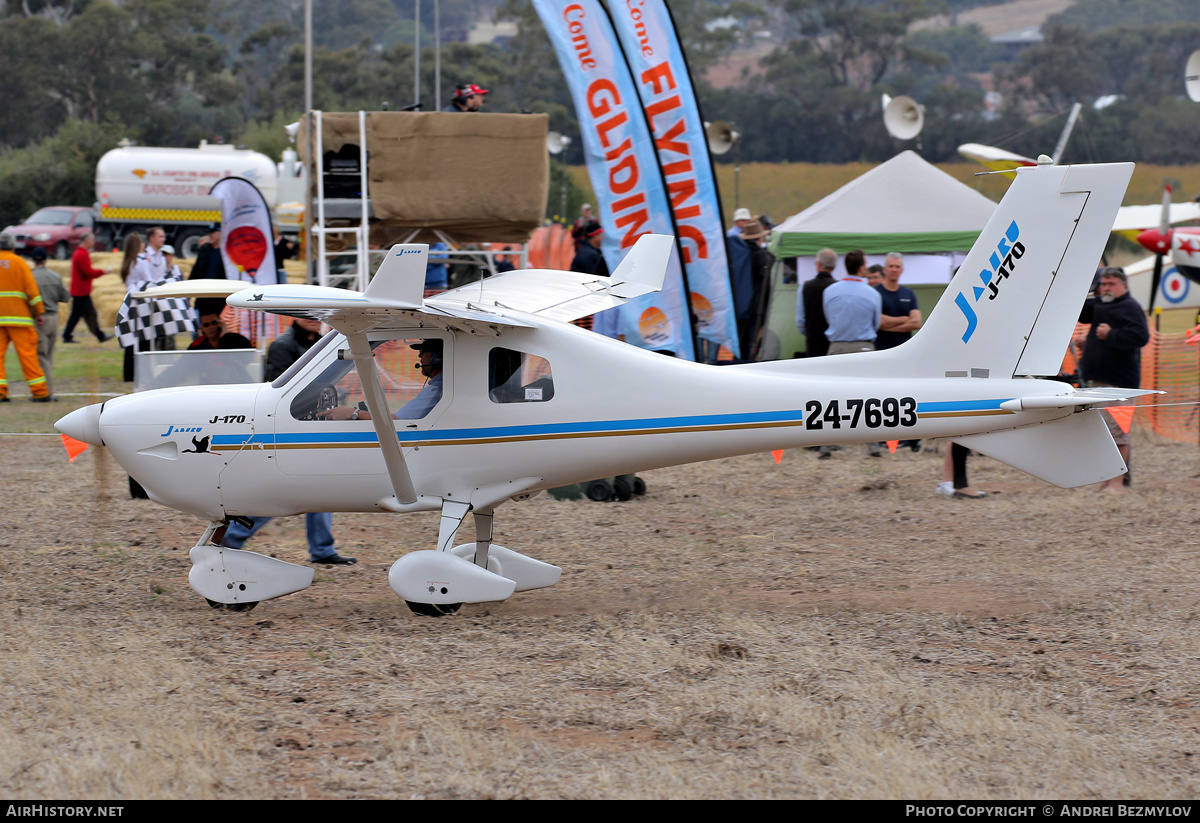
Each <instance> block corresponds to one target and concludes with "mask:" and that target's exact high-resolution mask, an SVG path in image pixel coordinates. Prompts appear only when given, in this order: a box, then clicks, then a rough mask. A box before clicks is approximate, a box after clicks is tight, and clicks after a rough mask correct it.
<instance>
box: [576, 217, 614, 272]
mask: <svg viewBox="0 0 1200 823" xmlns="http://www.w3.org/2000/svg"><path fill="white" fill-rule="evenodd" d="M580 236H581V237H582V238H583V242H582V243H580V244H579V250H578V251H576V252H575V257H574V258H572V259H571V271H579V272H583V273H584V274H598V275H600V276H601V277H608V263H606V262H605V261H604V255H603V254H601V253H600V244H601V243H602V242H603V241H604V229H603V228H601V227H600V224H599V223H597V222H595V221H592V222H591V223H588V224H587V225H586V226H584V227H583V230H582V231H581V232H580Z"/></svg>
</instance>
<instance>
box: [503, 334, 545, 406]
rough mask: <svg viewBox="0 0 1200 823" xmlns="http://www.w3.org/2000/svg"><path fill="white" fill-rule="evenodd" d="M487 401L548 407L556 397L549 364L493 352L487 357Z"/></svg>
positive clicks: (519, 354)
mask: <svg viewBox="0 0 1200 823" xmlns="http://www.w3.org/2000/svg"><path fill="white" fill-rule="evenodd" d="M488 397H489V398H490V399H491V401H492V402H493V403H545V402H547V401H548V400H550V399H552V398H553V397H554V377H553V375H552V374H551V373H550V361H549V360H547V359H546V358H544V357H539V356H538V355H536V354H528V353H526V352H519V351H513V350H512V349H502V348H494V349H492V350H491V352H490V353H489V354H488Z"/></svg>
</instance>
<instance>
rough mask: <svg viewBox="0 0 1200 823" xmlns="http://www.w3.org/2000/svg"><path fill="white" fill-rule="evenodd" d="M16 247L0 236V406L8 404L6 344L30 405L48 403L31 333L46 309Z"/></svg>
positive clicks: (9, 237) (12, 240) (11, 240)
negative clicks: (13, 351) (13, 353)
mask: <svg viewBox="0 0 1200 823" xmlns="http://www.w3.org/2000/svg"><path fill="white" fill-rule="evenodd" d="M16 245H17V241H16V238H14V237H13V236H12V235H11V234H9V233H8V232H0V403H7V402H9V400H8V377H7V375H6V374H5V370H4V359H5V357H6V355H7V354H8V344H9V343H12V344H13V346H14V347H16V349H17V359H18V360H19V361H20V363H21V371H22V372H23V373H24V375H25V382H26V383H27V384H28V385H29V393H30V394H32V395H33V402H35V403H49V402H50V389H49V388H48V387H47V385H46V375H44V374H43V373H42V367H41V364H39V363H38V354H37V332H36V331H34V328H35V327H37V326H40V325H41V324H42V315H43V314H44V313H45V311H46V308H45V306H44V305H43V301H42V293H41V292H40V291H38V287H37V281H36V280H34V279H33V272H32V271H30V270H29V264H28V263H26V262H25V261H24V260H22V259H21V258H20V257H19V256H17V255H16V254H15V253H14V251H13V250H14V249H15V248H16Z"/></svg>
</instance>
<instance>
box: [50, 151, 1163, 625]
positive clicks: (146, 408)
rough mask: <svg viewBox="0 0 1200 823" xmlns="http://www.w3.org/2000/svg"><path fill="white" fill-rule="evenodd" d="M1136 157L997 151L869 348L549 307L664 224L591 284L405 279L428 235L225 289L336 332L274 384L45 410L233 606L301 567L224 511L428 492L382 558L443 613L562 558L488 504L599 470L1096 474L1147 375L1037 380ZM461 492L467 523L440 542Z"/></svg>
mask: <svg viewBox="0 0 1200 823" xmlns="http://www.w3.org/2000/svg"><path fill="white" fill-rule="evenodd" d="M1132 169H1133V166H1132V164H1129V163H1123V164H1112V165H1091V166H1039V167H1034V168H1023V169H1019V170H1018V171H1017V178H1016V181H1015V182H1014V183H1013V185H1012V186H1011V187H1010V189H1009V191H1008V193H1007V195H1006V196H1005V198H1004V200H1003V201H1002V202H1001V203H1000V205H999V206H998V207H997V209H996V211H995V213H994V215H993V216H992V218H991V220H990V221H989V222H988V224H987V226H986V227H985V228H984V230H983V234H982V235H980V237H979V241H978V242H977V243H976V244H975V246H974V248H973V249H972V250H971V252H970V254H969V255H968V257H967V259H966V262H965V263H964V265H963V266H962V268H961V269H960V271H959V272H958V274H957V275H956V276H955V278H954V280H953V281H952V282H951V284H950V287H949V288H948V289H947V291H946V294H945V296H944V297H943V298H942V300H941V302H939V304H938V305H937V307H936V308H935V310H934V311H933V313H932V315H931V316H930V318H929V321H928V322H927V323H926V324H925V327H924V328H922V329H921V331H920V332H919V333H917V334H916V335H915V336H914V337H913V338H912V339H911V340H910V341H908V342H907V343H905V344H904V345H903V346H900V347H898V348H895V349H891V350H887V351H880V352H872V353H865V354H856V355H848V356H838V357H823V358H814V359H811V360H809V359H805V360H787V361H777V362H764V363H750V364H744V365H735V366H723V367H722V366H709V365H703V364H697V363H691V362H686V361H683V360H677V359H674V358H671V357H664V356H662V355H660V354H656V353H654V352H650V351H646V350H643V349H640V348H636V347H634V346H630V345H626V344H624V343H621V342H618V341H615V340H610V339H607V338H605V337H602V336H600V335H597V334H594V333H592V332H590V331H586V330H584V329H582V328H579V327H577V326H574V325H572V324H570V323H569V322H568V321H570V320H572V319H574V318H577V317H583V316H586V315H589V314H592V313H593V312H596V311H599V310H601V309H605V308H608V307H611V306H615V305H619V304H621V303H622V302H624V301H625V300H627V299H628V298H633V297H636V296H638V295H641V294H645V293H648V292H650V291H654V290H657V289H658V288H659V287H660V286H661V284H662V278H663V272H664V271H665V268H666V263H667V261H668V258H669V255H670V254H671V253H672V248H673V245H674V244H673V241H672V239H671V238H670V237H664V236H656V235H648V236H645V237H642V238H641V239H640V240H639V241H638V242H637V244H636V245H635V246H634V248H633V249H632V250H631V251H630V253H629V254H628V256H627V257H626V259H625V261H624V262H623V263H622V264H621V266H620V267H618V268H617V270H616V271H615V272H614V273H613V275H612V277H611V279H608V278H602V277H595V276H590V275H584V274H578V273H571V272H559V271H544V270H525V271H515V272H511V273H508V274H503V275H499V276H496V277H492V278H490V279H487V280H484V281H482V282H480V283H474V284H471V285H467V286H463V287H461V288H457V289H454V290H452V291H449V292H446V293H443V294H440V295H437V296H436V297H431V298H425V299H423V298H422V289H423V284H424V277H425V261H426V251H427V249H426V247H425V246H422V245H398V246H395V247H393V248H392V249H391V251H390V252H389V255H388V258H387V261H386V262H385V263H384V264H383V265H382V266H381V267H380V270H379V272H378V273H377V275H376V276H375V278H374V280H372V282H371V283H370V285H369V286H368V287H367V289H366V291H365V292H361V293H360V292H356V291H347V290H341V289H332V288H323V287H319V286H306V285H272V286H259V287H254V288H250V289H246V290H244V291H241V292H238V293H237V294H234V295H231V296H230V297H229V299H228V302H229V304H230V305H233V306H239V307H243V308H248V309H259V310H262V311H269V312H276V313H279V314H284V315H291V316H294V317H310V318H318V319H321V320H323V321H324V322H326V323H328V324H329V325H330V326H331V327H333V329H335V332H332V333H330V334H328V335H326V336H325V337H324V338H323V339H322V340H321V341H320V342H319V343H318V344H317V345H315V346H314V347H313V348H312V349H311V350H310V351H309V352H308V354H307V355H306V356H304V357H303V358H302V359H301V360H299V361H298V362H297V363H296V364H295V365H293V366H292V368H291V369H289V370H288V371H287V372H286V373H285V374H284V375H282V376H281V377H280V378H279V379H278V380H276V381H274V382H273V383H269V384H265V383H264V384H255V385H237V386H212V387H205V388H195V387H191V388H175V389H161V390H156V391H149V392H143V393H140V394H133V395H126V396H123V397H117V398H114V399H111V400H109V401H107V402H105V403H103V404H97V405H93V406H88V407H85V408H82V409H79V410H77V411H75V412H72V413H71V414H69V415H67V416H66V417H64V418H63V419H62V420H60V421H59V422H58V424H57V425H58V428H59V430H60V431H62V432H63V433H65V434H67V435H69V436H71V437H75V438H77V439H79V440H84V441H86V442H88V443H91V444H95V445H101V444H102V445H105V446H107V447H108V448H109V449H110V450H111V452H112V453H113V455H114V456H115V457H116V459H117V460H118V462H120V464H121V465H122V466H123V467H124V468H125V470H126V471H128V472H129V474H130V475H131V476H133V477H134V478H136V479H137V481H138V482H139V483H141V484H142V486H143V487H144V488H145V489H146V491H147V492H148V494H149V495H150V497H151V498H152V499H153V500H155V501H157V502H159V503H162V504H164V505H167V506H171V507H174V508H176V509H179V510H181V511H185V512H190V513H192V514H195V515H196V516H198V517H200V518H202V519H204V520H206V521H208V522H209V526H208V528H207V529H206V530H205V532H204V534H203V535H202V536H201V538H200V539H199V541H198V542H197V544H196V546H195V547H194V548H193V549H192V550H191V558H192V562H193V568H192V570H191V573H190V576H189V579H190V582H191V585H192V587H193V588H194V589H195V590H196V591H197V592H198V593H199V594H201V595H203V596H204V597H206V598H208V600H209V601H210V603H211V604H212V605H214V606H224V607H227V608H231V609H234V610H243V609H247V608H250V607H252V606H253V605H254V604H255V603H257V602H259V601H261V600H266V599H270V598H274V597H279V596H282V595H285V594H289V593H291V592H295V591H299V590H301V589H303V588H305V587H307V586H308V585H309V584H310V582H311V580H312V575H313V572H312V569H311V568H309V567H301V566H298V565H295V564H291V563H287V562H284V561H281V560H277V559H273V558H270V557H265V556H263V555H260V554H256V553H254V552H251V551H246V550H231V549H225V548H222V547H221V546H220V545H219V541H220V535H221V534H223V532H222V528H223V526H225V525H227V523H228V522H229V520H230V519H231V518H236V517H242V516H250V515H260V516H281V515H293V514H299V513H303V512H311V511H366V512H371V511H389V512H415V511H429V510H440V512H441V526H440V531H439V534H438V542H437V546H436V547H434V548H432V549H427V550H418V551H412V552H409V553H407V554H404V555H403V556H402V557H400V558H399V559H398V560H397V561H396V563H395V564H394V565H393V566H392V568H391V572H390V575H389V581H390V583H391V587H392V588H393V590H395V592H396V593H397V594H398V595H399V596H400V597H402V598H403V599H404V600H405V601H407V602H408V603H409V605H410V606H411V607H412V608H413V609H414V611H417V612H418V613H423V614H440V613H450V612H453V611H454V610H456V609H457V608H458V606H459V605H460V604H462V603H465V602H466V603H473V602H486V601H498V600H504V599H506V598H507V597H509V596H510V595H511V594H513V592H514V591H524V590H528V589H535V588H540V587H543V586H549V585H552V584H553V583H555V582H556V581H557V580H558V577H559V574H560V569H559V568H558V567H556V566H552V565H549V564H546V563H542V562H540V561H538V560H535V559H532V558H530V557H527V556H525V555H523V554H520V553H518V552H516V551H513V550H511V549H507V548H503V547H501V546H498V545H495V544H494V543H493V542H492V516H493V512H494V510H495V509H496V507H497V506H499V505H500V504H501V503H503V502H505V501H508V500H521V499H525V498H528V497H530V496H531V495H533V494H535V493H537V492H539V491H541V490H543V489H546V488H551V487H555V486H562V485H566V484H569V483H574V482H579V481H582V480H587V479H591V478H595V477H604V476H611V475H619V474H625V473H630V472H636V471H646V470H649V469H654V468H658V467H662V466H669V465H674V464H678V463H687V462H695V461H701V460H711V459H714V458H719V457H728V456H731V455H738V454H748V453H753V452H766V451H771V450H774V449H782V448H795V447H800V446H808V445H816V444H825V443H855V442H864V441H882V440H896V439H909V438H928V437H948V438H951V439H953V440H954V441H956V442H958V443H961V444H963V445H964V446H967V447H969V448H972V449H975V450H977V451H980V452H982V453H984V454H987V455H990V456H992V457H995V458H997V459H999V460H1001V461H1004V462H1006V463H1008V464H1010V465H1013V466H1015V467H1017V468H1019V469H1022V470H1024V471H1026V472H1028V473H1030V474H1032V475H1034V476H1036V477H1039V478H1042V479H1044V480H1047V481H1049V482H1050V483H1054V484H1056V485H1059V486H1078V485H1083V484H1088V483H1097V482H1100V481H1102V480H1106V479H1108V478H1112V477H1115V476H1117V475H1119V474H1121V473H1123V472H1124V471H1125V466H1124V464H1123V462H1122V460H1121V457H1120V454H1119V453H1118V451H1117V448H1116V446H1115V445H1114V444H1113V441H1112V438H1111V437H1110V435H1109V434H1108V431H1107V428H1106V426H1105V424H1104V421H1103V419H1102V418H1101V416H1100V413H1099V412H1098V411H1097V410H1095V409H1094V408H1093V406H1094V404H1098V403H1102V402H1105V401H1112V400H1114V399H1118V398H1128V397H1134V396H1137V395H1139V394H1145V393H1147V392H1143V391H1136V390H1119V389H1118V390H1115V389H1098V390H1097V389H1093V390H1076V389H1074V388H1073V387H1071V386H1069V385H1066V384H1064V383H1060V382H1056V381H1054V380H1044V379H1034V378H1037V377H1044V376H1051V375H1056V374H1057V373H1058V369H1059V365H1060V363H1061V361H1062V356H1063V352H1064V351H1065V350H1066V348H1067V345H1068V342H1069V340H1070V336H1071V332H1072V330H1073V329H1074V327H1075V320H1076V318H1077V317H1078V314H1079V309H1080V306H1081V304H1082V301H1083V299H1084V295H1085V293H1086V292H1087V289H1088V286H1089V284H1090V283H1091V280H1092V274H1093V272H1094V271H1095V268H1096V264H1097V261H1098V260H1099V258H1100V254H1101V252H1102V250H1103V248H1104V242H1105V239H1106V237H1107V236H1108V232H1109V230H1110V228H1111V227H1112V225H1113V218H1114V216H1115V214H1116V210H1117V207H1118V205H1119V204H1120V202H1121V198H1122V196H1123V194H1124V192H1125V188H1126V186H1127V185H1128V182H1129V178H1130V175H1131V173H1132ZM435 341H436V342H435ZM416 357H419V358H420V360H421V365H422V369H423V374H424V375H425V376H426V377H429V378H431V379H430V380H429V381H428V383H427V384H426V385H425V386H424V387H422V386H421V381H420V380H419V379H418V378H416V375H415V374H414V372H413V370H412V361H413V359H414V358H416ZM359 398H362V401H363V402H362V403H361V404H358V405H357V407H356V405H355V404H356V401H358V400H359ZM409 401H411V402H409ZM368 413H369V414H368ZM340 418H353V419H340ZM468 513H470V514H471V515H472V517H473V521H474V526H475V540H474V542H472V543H467V544H465V545H460V546H453V545H452V543H453V538H454V534H455V532H456V530H457V529H458V528H459V526H460V525H461V524H462V523H463V521H464V519H465V518H466V516H467V514H468Z"/></svg>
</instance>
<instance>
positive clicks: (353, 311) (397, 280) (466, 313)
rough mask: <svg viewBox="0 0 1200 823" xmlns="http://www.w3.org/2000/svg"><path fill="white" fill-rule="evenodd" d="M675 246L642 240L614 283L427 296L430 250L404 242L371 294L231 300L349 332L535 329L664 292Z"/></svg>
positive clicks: (320, 291)
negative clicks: (399, 326) (408, 324)
mask: <svg viewBox="0 0 1200 823" xmlns="http://www.w3.org/2000/svg"><path fill="white" fill-rule="evenodd" d="M674 246H675V240H674V238H672V237H670V236H669V235H661V234H648V235H644V236H642V237H641V238H639V239H638V241H637V243H635V244H634V246H633V248H632V249H630V251H629V254H628V255H626V257H625V260H624V261H623V262H622V263H621V265H620V266H618V267H617V270H616V271H615V272H614V273H613V275H612V277H598V276H596V275H592V274H582V273H580V272H564V271H552V270H549V269H524V270H519V271H513V272H508V273H505V274H501V275H497V276H495V277H489V278H486V279H484V280H480V281H479V282H478V283H471V284H469V285H466V286H460V287H459V288H457V289H452V290H451V291H448V292H443V293H442V294H439V295H437V296H435V297H430V298H428V299H425V298H423V297H422V294H423V291H424V286H425V262H426V257H427V255H428V250H429V247H428V246H426V245H424V244H398V245H396V246H393V247H392V249H391V250H390V251H389V252H388V257H387V259H386V260H385V261H384V263H383V265H381V266H380V267H379V271H378V272H377V273H376V274H375V277H374V279H372V280H371V283H370V285H368V286H367V290H366V291H365V292H358V291H352V290H349V289H335V288H329V287H326V286H307V285H295V286H293V285H275V286H258V287H255V288H250V289H245V290H243V291H240V292H238V293H236V294H233V295H231V296H230V297H229V299H228V303H229V305H231V306H235V307H237V308H243V309H255V310H257V311H267V312H273V313H275V314H285V315H290V316H293V317H309V318H312V319H314V320H321V321H323V322H325V323H328V324H329V325H330V326H332V327H333V328H335V329H337V330H338V331H340V332H343V333H347V334H348V333H349V332H348V331H347V329H348V328H349V327H350V326H353V327H354V328H355V330H357V331H365V330H367V329H368V328H376V327H379V326H383V325H385V324H387V323H388V321H389V320H392V319H399V318H405V319H409V320H419V319H421V317H422V316H423V318H424V319H425V320H428V319H431V318H436V319H437V320H440V321H442V322H444V323H445V324H446V325H449V326H455V327H462V326H471V325H483V326H488V325H505V326H529V325H530V322H529V320H530V318H529V317H528V315H535V316H537V317H543V318H547V319H552V320H559V321H569V320H575V319H576V318H579V317H586V316H587V315H589V314H594V313H596V312H598V311H603V310H604V309H610V308H613V307H614V306H619V305H621V304H622V303H624V302H625V301H626V300H629V299H631V298H634V297H640V296H641V295H643V294H649V293H651V292H655V291H659V290H660V289H661V288H662V283H663V277H664V276H665V273H666V268H667V262H668V261H669V259H670V255H671V250H672V249H673V248H674Z"/></svg>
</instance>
